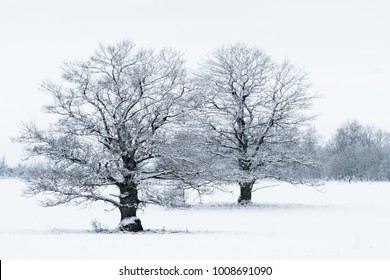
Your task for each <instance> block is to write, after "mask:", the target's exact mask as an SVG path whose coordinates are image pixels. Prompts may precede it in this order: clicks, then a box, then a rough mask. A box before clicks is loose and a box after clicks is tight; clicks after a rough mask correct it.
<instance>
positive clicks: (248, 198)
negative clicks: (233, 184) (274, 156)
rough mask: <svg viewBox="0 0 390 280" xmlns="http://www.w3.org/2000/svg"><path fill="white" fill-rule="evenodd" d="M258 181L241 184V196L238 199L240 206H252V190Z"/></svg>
mask: <svg viewBox="0 0 390 280" xmlns="http://www.w3.org/2000/svg"><path fill="white" fill-rule="evenodd" d="M255 182H256V180H252V181H250V182H239V183H238V184H239V185H240V196H239V197H238V203H239V204H250V203H252V189H253V185H254V184H255Z"/></svg>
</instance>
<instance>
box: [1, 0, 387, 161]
mask: <svg viewBox="0 0 390 280" xmlns="http://www.w3.org/2000/svg"><path fill="white" fill-rule="evenodd" d="M0 38H1V41H0V42H1V43H0V94H1V98H0V124H1V127H0V156H1V155H5V156H6V159H7V160H8V162H10V163H11V164H15V163H17V162H18V161H19V156H20V154H21V153H20V151H21V147H20V146H19V145H18V144H14V143H11V141H10V139H9V138H10V136H16V135H17V134H18V131H20V127H21V123H22V122H28V121H29V120H36V121H38V123H42V124H46V123H47V122H48V120H47V119H48V117H47V116H45V115H44V114H43V113H41V107H42V105H43V104H45V103H47V102H48V98H47V96H45V95H43V94H42V93H41V92H40V91H39V85H40V83H41V82H42V80H44V79H48V78H50V79H55V80H56V79H58V78H59V77H60V69H59V67H60V65H61V63H62V62H63V61H65V60H74V59H81V58H87V57H89V55H90V54H92V52H93V50H94V49H95V48H96V47H97V43H98V42H108V43H114V42H116V41H118V40H122V39H130V40H133V41H134V42H135V43H137V44H138V45H141V46H146V47H149V46H152V47H156V48H158V47H161V46H170V47H173V48H175V49H178V50H181V51H183V52H185V57H186V59H187V61H188V63H189V65H190V66H196V63H197V62H199V61H200V60H201V58H202V57H204V55H205V54H207V53H208V52H209V51H210V50H212V49H213V48H215V47H218V46H220V45H222V44H229V43H233V42H235V41H243V42H245V43H247V44H248V45H250V46H257V47H260V48H262V49H263V50H264V51H265V52H266V53H268V54H269V55H271V56H272V57H273V58H274V59H276V60H279V61H280V60H282V59H284V58H288V59H289V60H290V61H291V62H293V63H294V64H296V65H298V66H300V67H302V68H304V69H305V70H306V71H307V72H309V73H311V82H312V84H313V89H314V90H315V91H317V92H318V93H319V94H320V95H321V96H322V98H321V99H319V100H317V102H316V104H315V106H314V108H313V110H314V111H315V112H317V113H318V114H319V117H318V118H317V120H316V121H315V123H314V124H315V126H316V127H317V129H318V131H319V132H320V134H321V135H322V136H323V137H324V138H325V139H327V138H329V137H330V136H331V135H332V134H333V133H334V131H335V130H336V128H337V127H338V126H339V125H340V124H341V123H343V122H345V121H347V120H352V119H358V120H360V121H362V122H364V123H371V124H375V125H377V126H378V127H380V128H382V129H384V130H388V131H390V106H389V101H390V98H389V96H390V1H389V0H364V1H359V0H339V1H336V0H328V1H314V0H284V1H283V0H257V1H256V0H196V1H195V0H187V1H185V0H138V1H133V0H110V1H108V0H105V1H102V0H67V1H54V0H0Z"/></svg>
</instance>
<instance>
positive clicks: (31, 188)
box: [17, 41, 196, 231]
mask: <svg viewBox="0 0 390 280" xmlns="http://www.w3.org/2000/svg"><path fill="white" fill-rule="evenodd" d="M183 63H184V62H183V59H182V57H181V55H180V54H179V53H178V52H175V51H173V50H170V49H163V50H161V51H154V50H149V49H137V48H136V47H135V45H134V44H133V43H132V42H130V41H122V42H120V43H117V44H115V45H103V44H102V45H100V47H99V48H98V50H97V51H96V52H95V53H94V55H93V56H91V57H90V58H89V59H87V60H85V61H80V62H70V63H65V64H64V66H63V83H62V85H60V84H56V83H54V82H52V81H47V82H44V83H43V90H44V91H45V92H46V93H48V94H50V95H51V97H52V99H53V103H52V104H50V105H47V106H46V107H45V109H46V111H47V112H49V113H52V114H54V115H55V116H57V121H56V122H55V123H53V124H52V126H51V127H50V128H49V129H47V130H40V129H39V128H38V127H37V126H36V125H35V124H29V125H26V126H25V129H24V131H23V132H22V134H21V135H20V137H19V138H17V141H19V142H22V143H25V144H27V145H26V151H27V155H29V156H40V157H43V158H44V159H45V165H46V167H45V168H36V170H35V171H30V172H28V175H27V176H25V179H26V180H27V182H28V188H27V190H26V193H27V194H31V195H35V194H38V193H45V194H46V197H47V199H46V200H45V205H46V206H55V205H58V204H63V203H76V204H80V203H89V202H95V201H104V202H106V203H108V204H111V205H113V206H114V207H117V208H118V209H119V210H120V214H121V217H120V226H119V228H120V229H121V230H127V231H140V230H142V229H143V228H142V225H141V221H140V220H139V218H137V209H139V207H140V206H141V205H142V204H144V203H158V200H159V199H160V198H161V193H162V192H161V191H160V190H159V189H158V188H153V187H152V185H153V184H155V183H156V180H157V179H172V180H174V179H177V178H179V179H181V178H184V175H189V173H190V172H186V171H185V170H174V166H173V165H172V164H171V165H170V166H169V168H168V166H167V165H165V164H160V161H164V160H165V161H166V160H167V159H164V158H163V157H164V156H167V157H168V156H169V154H167V153H166V152H164V151H166V150H167V148H166V143H167V142H169V141H171V140H170V139H171V138H172V134H173V132H174V129H175V128H177V127H178V126H177V125H175V124H174V122H175V121H178V120H179V119H180V118H181V117H182V115H183V114H184V113H185V111H186V110H187V108H189V107H191V102H192V100H191V99H189V95H188V92H189V91H188V88H187V85H186V71H185V68H184V64H183ZM164 147H165V148H164ZM184 173H186V174H184ZM194 173H196V172H194ZM194 173H193V174H194ZM112 187H115V188H116V189H117V192H116V193H112V192H108V191H107V188H112ZM160 202H161V201H160Z"/></svg>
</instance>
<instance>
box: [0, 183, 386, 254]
mask: <svg viewBox="0 0 390 280" xmlns="http://www.w3.org/2000/svg"><path fill="white" fill-rule="evenodd" d="M268 183H269V182H268ZM272 184H273V183H272ZM262 185H267V182H259V184H258V186H259V187H260V186H262ZM23 188H24V183H23V182H21V181H18V180H13V179H3V180H0V259H390V183H384V182H383V183H366V182H357V183H356V182H355V183H351V184H348V183H345V182H327V183H325V185H324V186H322V187H321V189H322V191H321V192H319V191H316V190H315V189H313V188H311V187H307V186H298V187H294V186H291V185H288V184H280V185H279V186H278V187H274V188H267V189H263V190H259V191H256V192H254V193H253V201H254V204H253V205H250V206H241V207H238V206H236V205H235V201H236V198H237V196H238V194H237V191H238V187H235V186H232V187H231V190H233V193H221V192H218V193H215V194H214V195H213V196H211V197H207V198H205V199H204V201H203V203H202V204H199V202H198V201H189V202H190V203H191V204H192V205H193V206H192V207H189V208H185V209H168V210H167V209H164V208H162V207H157V206H148V207H146V208H145V209H143V210H142V211H140V212H139V215H138V216H139V218H140V219H141V221H142V225H143V227H144V229H145V231H144V232H142V233H121V232H116V233H95V232H94V231H93V230H92V227H91V221H92V220H98V221H99V222H100V223H102V224H104V225H107V226H108V227H109V228H111V229H115V228H116V227H117V226H118V223H119V211H118V210H114V211H108V212H107V211H106V210H107V209H109V208H107V207H108V206H107V205H105V204H103V203H102V204H100V203H97V204H92V205H90V206H88V207H85V208H80V207H74V206H57V207H54V208H43V207H40V206H38V204H37V198H26V197H22V196H21V193H22V190H23Z"/></svg>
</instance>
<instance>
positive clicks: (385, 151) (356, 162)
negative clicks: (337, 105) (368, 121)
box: [325, 120, 390, 180]
mask: <svg viewBox="0 0 390 280" xmlns="http://www.w3.org/2000/svg"><path fill="white" fill-rule="evenodd" d="M325 154H326V161H325V162H326V164H325V175H326V176H328V177H330V178H333V179H343V180H345V179H347V180H353V179H357V180H389V179H390V172H389V157H390V138H389V134H388V133H386V132H383V131H382V130H380V129H377V128H375V127H373V126H369V125H362V124H361V123H359V122H358V121H356V120H354V121H352V122H348V123H345V124H343V125H342V126H341V127H340V128H339V129H337V132H336V134H335V136H334V137H333V138H332V139H331V140H330V141H329V142H328V144H327V146H326V148H325Z"/></svg>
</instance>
